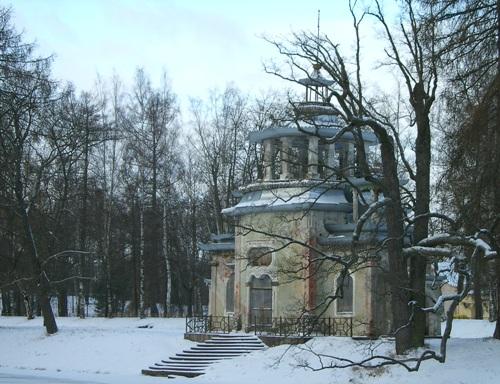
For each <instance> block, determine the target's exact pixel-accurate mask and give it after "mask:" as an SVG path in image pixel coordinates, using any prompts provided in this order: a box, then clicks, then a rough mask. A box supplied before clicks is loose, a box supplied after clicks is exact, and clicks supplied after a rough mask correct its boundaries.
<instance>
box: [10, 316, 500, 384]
mask: <svg viewBox="0 0 500 384" xmlns="http://www.w3.org/2000/svg"><path fill="white" fill-rule="evenodd" d="M58 325H59V327H60V331H59V332H58V333H57V334H56V335H52V336H47V335H46V334H45V332H44V329H43V327H42V320H41V319H40V318H38V319H35V320H31V321H27V320H25V319H24V318H21V317H0V383H10V384H21V383H35V382H37V383H42V382H43V383H55V384H56V383H59V384H63V383H72V384H78V383H102V384H106V383H107V384H118V383H120V384H132V383H134V384H135V383H137V384H142V383H149V384H156V383H165V382H166V380H167V379H165V378H158V377H147V376H142V375H141V374H140V371H141V369H143V368H146V367H147V366H148V365H150V364H152V363H154V362H156V361H159V360H160V359H162V358H167V357H169V356H170V355H173V354H175V353H177V352H180V351H181V350H182V349H185V348H186V347H189V346H190V345H192V344H193V343H191V342H189V341H187V340H184V339H183V332H184V320H183V319H145V320H138V319H125V318H117V319H112V320H109V319H102V318H89V319H85V320H80V319H77V318H59V319H58ZM144 325H150V326H151V327H150V328H138V327H139V326H144ZM493 327H494V324H493V323H488V322H487V321H479V320H456V321H455V323H454V328H453V333H452V339H451V340H450V341H449V349H448V358H447V362H446V363H445V364H439V363H437V362H424V363H423V366H422V367H421V369H420V371H419V372H416V373H408V372H406V371H405V370H404V369H403V368H400V367H386V368H380V369H376V370H369V371H368V370H363V369H355V368H354V369H351V368H349V369H328V370H323V371H318V372H313V371H311V370H310V369H307V368H301V367H299V366H300V365H303V364H304V363H308V364H309V365H311V366H312V367H318V366H319V362H318V359H317V358H316V357H315V356H314V355H313V354H312V353H310V352H308V351H307V348H312V349H313V350H314V351H315V352H321V353H327V354H328V353H329V354H335V355H336V356H339V357H347V358H351V359H360V358H362V357H366V356H367V355H368V354H369V353H370V348H372V347H374V346H375V345H374V344H373V343H369V342H365V341H353V340H351V339H349V338H335V337H326V338H316V339H313V340H311V341H310V342H309V343H307V344H306V346H305V347H304V346H302V347H289V346H279V347H275V348H268V349H267V350H264V351H259V352H254V353H252V354H250V355H247V356H244V357H239V358H236V359H232V360H228V361H224V362H221V363H217V364H214V365H213V366H212V367H211V368H210V369H209V370H208V371H207V373H206V374H205V375H203V376H200V377H198V378H195V379H185V378H176V379H175V381H174V382H178V383H187V382H189V383H192V384H202V383H214V384H225V383H227V384H229V383H231V384H233V383H235V382H237V383H252V384H255V383H256V382H258V383H262V384H264V383H271V382H272V383H274V384H281V383H286V384H293V383H300V384H303V383H308V384H314V383H322V384H326V383H363V384H370V383H384V384H392V383H394V384H395V383H398V384H400V383H408V384H412V383H415V384H416V383H419V384H420V383H435V382H439V383H453V384H459V383H464V384H465V383H496V382H498V378H499V377H500V364H499V362H500V341H498V340H493V339H492V338H491V337H490V336H491V334H492V333H493ZM438 342H439V341H438V340H430V341H429V343H430V345H431V346H433V347H435V348H437V346H438ZM377 345H378V347H377V349H376V352H377V353H390V352H391V350H392V345H391V344H390V343H381V344H380V343H379V342H377ZM43 378H45V379H43ZM38 379H40V380H38Z"/></svg>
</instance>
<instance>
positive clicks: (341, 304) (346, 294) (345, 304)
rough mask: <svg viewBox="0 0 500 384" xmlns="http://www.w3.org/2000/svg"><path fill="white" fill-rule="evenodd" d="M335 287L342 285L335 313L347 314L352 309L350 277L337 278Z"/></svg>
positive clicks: (352, 294)
mask: <svg viewBox="0 0 500 384" xmlns="http://www.w3.org/2000/svg"><path fill="white" fill-rule="evenodd" d="M336 283H337V287H339V286H340V285H342V290H343V295H342V297H341V298H340V297H339V298H338V299H337V313H338V314H349V313H352V312H353V308H354V282H353V279H352V277H351V276H350V275H347V276H346V277H344V278H342V276H339V277H338V278H337V282H336Z"/></svg>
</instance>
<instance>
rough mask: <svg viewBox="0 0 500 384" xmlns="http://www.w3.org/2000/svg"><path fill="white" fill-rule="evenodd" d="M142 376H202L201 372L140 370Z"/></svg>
mask: <svg viewBox="0 0 500 384" xmlns="http://www.w3.org/2000/svg"><path fill="white" fill-rule="evenodd" d="M142 374H143V375H149V376H166V377H173V376H184V377H196V376H200V375H203V374H204V373H203V372H184V371H178V370H168V369H167V370H166V369H151V367H150V368H149V369H143V370H142Z"/></svg>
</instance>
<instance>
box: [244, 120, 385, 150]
mask: <svg viewBox="0 0 500 384" xmlns="http://www.w3.org/2000/svg"><path fill="white" fill-rule="evenodd" d="M334 117H335V116H328V118H334ZM323 123H324V124H326V123H325V122H324V121H323ZM300 126H301V129H300V130H299V129H298V128H297V126H296V125H295V124H288V125H285V126H282V127H270V128H267V129H264V130H262V131H254V132H250V134H249V135H248V140H249V141H250V143H260V142H262V141H264V140H268V139H275V138H280V137H290V136H309V135H317V136H319V137H324V138H329V137H333V136H335V135H336V134H337V133H338V132H339V131H340V128H339V127H331V126H315V125H312V124H308V123H301V124H300ZM363 139H364V141H365V143H367V144H370V145H374V144H376V143H377V138H376V136H375V135H374V134H373V133H372V132H363ZM342 140H345V141H353V140H354V136H353V135H352V133H351V132H346V133H344V134H343V135H342Z"/></svg>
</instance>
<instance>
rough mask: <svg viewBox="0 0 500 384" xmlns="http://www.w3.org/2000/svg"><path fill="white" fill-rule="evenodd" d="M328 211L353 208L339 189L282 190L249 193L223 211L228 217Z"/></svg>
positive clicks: (347, 210)
mask: <svg viewBox="0 0 500 384" xmlns="http://www.w3.org/2000/svg"><path fill="white" fill-rule="evenodd" d="M308 209H311V210H327V211H340V212H351V211H352V206H351V204H350V203H349V202H348V201H347V200H346V198H345V196H344V191H343V190H339V189H326V188H312V189H310V190H305V191H304V190H303V189H302V188H281V189H274V190H260V191H254V192H247V193H245V194H244V195H243V197H242V199H241V200H240V202H239V203H238V204H236V205H235V206H234V207H231V208H226V209H224V210H222V213H223V214H225V215H228V216H240V215H245V214H248V213H256V212H263V211H266V212H271V211H299V210H308Z"/></svg>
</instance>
